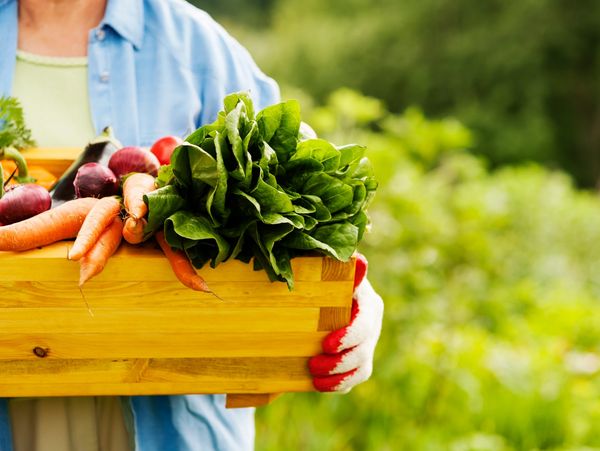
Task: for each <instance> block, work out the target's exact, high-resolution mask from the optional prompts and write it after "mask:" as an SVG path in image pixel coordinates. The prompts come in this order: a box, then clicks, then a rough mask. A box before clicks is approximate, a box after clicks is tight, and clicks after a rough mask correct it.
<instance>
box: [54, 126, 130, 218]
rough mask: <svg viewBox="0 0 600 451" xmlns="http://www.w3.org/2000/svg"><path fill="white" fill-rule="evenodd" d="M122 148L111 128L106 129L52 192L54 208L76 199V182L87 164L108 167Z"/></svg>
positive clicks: (73, 164) (92, 142)
mask: <svg viewBox="0 0 600 451" xmlns="http://www.w3.org/2000/svg"><path fill="white" fill-rule="evenodd" d="M121 147H122V145H121V143H119V142H118V141H117V140H116V139H115V137H114V136H113V133H112V130H111V129H110V127H107V128H105V129H104V131H103V132H102V134H100V135H99V136H98V137H96V138H94V140H92V141H90V142H89V144H88V145H87V146H86V147H85V149H84V150H83V152H82V153H81V155H79V157H78V158H77V160H75V161H74V162H73V163H72V164H71V166H69V168H68V169H67V170H66V171H65V173H64V174H63V175H62V177H61V178H60V179H59V180H58V181H57V182H56V184H55V185H54V186H53V187H52V189H51V190H50V194H51V196H52V207H57V206H58V205H60V204H62V203H63V202H66V201H69V200H72V199H75V197H76V193H75V186H74V181H75V177H76V176H77V171H79V168H80V167H82V166H83V165H84V164H87V163H99V164H101V165H104V166H106V165H107V164H108V160H109V159H110V157H111V155H112V154H113V153H115V152H116V151H117V150H118V149H120V148H121Z"/></svg>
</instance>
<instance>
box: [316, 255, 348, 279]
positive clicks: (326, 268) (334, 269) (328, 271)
mask: <svg viewBox="0 0 600 451" xmlns="http://www.w3.org/2000/svg"><path fill="white" fill-rule="evenodd" d="M354 267H355V260H354V258H351V259H350V261H348V262H341V261H339V260H334V259H333V258H323V269H322V272H321V280H348V281H350V280H354Z"/></svg>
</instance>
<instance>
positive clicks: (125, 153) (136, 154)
mask: <svg viewBox="0 0 600 451" xmlns="http://www.w3.org/2000/svg"><path fill="white" fill-rule="evenodd" d="M108 167H109V168H110V170H111V171H113V172H114V174H115V175H116V176H117V178H118V179H120V178H121V177H123V176H124V175H127V174H130V173H132V172H144V173H146V174H150V175H153V176H156V175H157V174H158V168H159V167H160V163H159V162H158V159H157V158H156V156H154V154H153V153H152V152H150V151H149V150H146V149H142V148H141V147H123V148H122V149H119V150H118V151H117V152H115V153H114V155H113V156H112V157H111V158H110V160H109V162H108Z"/></svg>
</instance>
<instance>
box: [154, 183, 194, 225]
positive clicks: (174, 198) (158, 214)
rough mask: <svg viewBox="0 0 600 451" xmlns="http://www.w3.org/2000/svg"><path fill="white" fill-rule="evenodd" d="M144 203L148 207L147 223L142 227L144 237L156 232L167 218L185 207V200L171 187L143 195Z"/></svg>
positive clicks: (164, 187)
mask: <svg viewBox="0 0 600 451" xmlns="http://www.w3.org/2000/svg"><path fill="white" fill-rule="evenodd" d="M144 202H145V203H146V205H148V223H147V224H146V227H144V235H148V234H151V233H154V232H156V231H157V230H159V229H160V228H162V226H163V223H164V222H165V220H166V219H167V218H168V217H169V216H171V215H172V214H173V213H175V212H177V211H179V210H182V209H184V208H185V207H186V201H185V199H184V198H183V197H182V196H181V194H180V193H179V191H178V190H177V188H176V187H175V186H173V185H168V186H163V187H162V188H158V189H157V190H155V191H152V192H150V193H148V194H145V195H144Z"/></svg>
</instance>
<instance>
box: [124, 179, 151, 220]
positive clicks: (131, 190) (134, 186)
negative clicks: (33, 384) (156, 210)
mask: <svg viewBox="0 0 600 451" xmlns="http://www.w3.org/2000/svg"><path fill="white" fill-rule="evenodd" d="M155 189H156V186H155V185H154V177H152V176H151V175H150V174H144V173H141V172H137V173H135V174H131V175H130V176H129V177H127V179H125V183H123V203H124V204H125V210H127V212H128V213H129V215H130V216H133V218H134V219H140V218H143V217H144V216H146V213H147V212H148V207H147V206H146V203H145V202H144V194H148V193H149V192H150V191H154V190H155Z"/></svg>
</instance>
